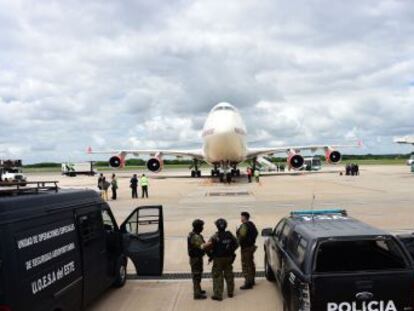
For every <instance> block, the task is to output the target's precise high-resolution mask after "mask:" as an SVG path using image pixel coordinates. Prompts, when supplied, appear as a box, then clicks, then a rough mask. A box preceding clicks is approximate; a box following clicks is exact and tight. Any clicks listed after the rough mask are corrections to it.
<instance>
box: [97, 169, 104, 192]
mask: <svg viewBox="0 0 414 311" xmlns="http://www.w3.org/2000/svg"><path fill="white" fill-rule="evenodd" d="M103 177H104V176H103V174H102V173H100V174H99V178H98V189H99V190H102V185H101V183H102V178H103Z"/></svg>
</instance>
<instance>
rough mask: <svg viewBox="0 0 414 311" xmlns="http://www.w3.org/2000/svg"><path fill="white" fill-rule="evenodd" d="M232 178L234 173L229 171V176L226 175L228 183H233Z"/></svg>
mask: <svg viewBox="0 0 414 311" xmlns="http://www.w3.org/2000/svg"><path fill="white" fill-rule="evenodd" d="M231 178H232V174H231V173H227V176H226V181H227V183H231Z"/></svg>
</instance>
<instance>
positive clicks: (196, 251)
mask: <svg viewBox="0 0 414 311" xmlns="http://www.w3.org/2000/svg"><path fill="white" fill-rule="evenodd" d="M194 235H199V236H201V239H202V240H203V241H204V239H203V236H202V235H201V234H198V233H195V232H193V231H192V232H190V233H189V234H188V238H187V248H188V256H190V257H191V258H194V257H203V256H204V255H205V251H204V250H202V249H200V248H198V247H194V246H193V245H192V243H191V239H192V238H193V236H194Z"/></svg>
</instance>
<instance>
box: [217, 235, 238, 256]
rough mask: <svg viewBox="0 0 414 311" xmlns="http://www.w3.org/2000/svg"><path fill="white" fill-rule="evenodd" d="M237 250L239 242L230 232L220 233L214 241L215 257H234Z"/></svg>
mask: <svg viewBox="0 0 414 311" xmlns="http://www.w3.org/2000/svg"><path fill="white" fill-rule="evenodd" d="M236 248H237V242H236V241H235V239H234V237H233V235H232V234H231V233H230V231H225V232H218V233H217V238H216V239H215V240H214V248H213V256H214V257H232V256H233V255H234V252H235V250H236Z"/></svg>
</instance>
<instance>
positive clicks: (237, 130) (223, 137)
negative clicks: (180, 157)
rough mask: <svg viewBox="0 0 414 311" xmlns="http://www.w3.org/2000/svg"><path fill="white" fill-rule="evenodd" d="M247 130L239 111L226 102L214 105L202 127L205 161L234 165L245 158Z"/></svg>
mask: <svg viewBox="0 0 414 311" xmlns="http://www.w3.org/2000/svg"><path fill="white" fill-rule="evenodd" d="M246 136H247V130H246V126H245V124H244V122H243V119H242V117H241V115H240V113H239V111H238V110H237V109H236V108H235V107H234V106H232V105H230V104H228V103H220V104H218V105H216V106H215V107H214V108H213V109H212V110H211V112H210V113H209V115H208V117H207V120H206V122H205V124H204V128H203V133H202V137H203V152H204V157H205V161H206V162H208V163H210V164H215V165H236V164H238V163H240V162H243V161H244V160H246V155H247V143H246Z"/></svg>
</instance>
